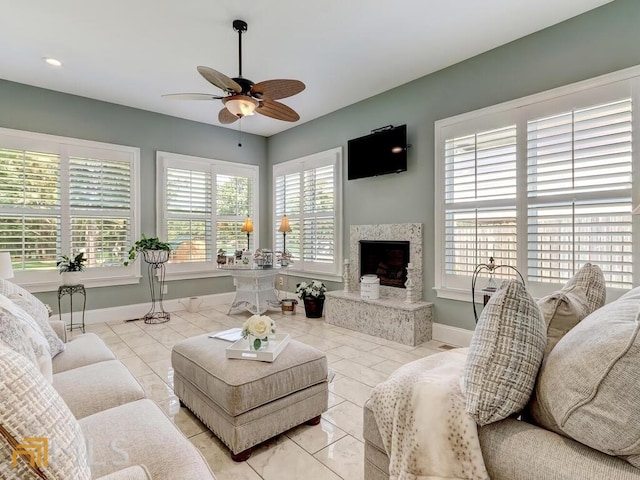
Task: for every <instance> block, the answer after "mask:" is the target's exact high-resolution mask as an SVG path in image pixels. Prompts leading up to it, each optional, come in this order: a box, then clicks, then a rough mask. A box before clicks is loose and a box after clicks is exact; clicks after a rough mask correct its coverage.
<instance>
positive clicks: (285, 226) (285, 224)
mask: <svg viewBox="0 0 640 480" xmlns="http://www.w3.org/2000/svg"><path fill="white" fill-rule="evenodd" d="M278 231H279V232H282V253H283V254H284V253H287V233H289V232H290V231H291V225H289V219H288V218H287V216H286V215H283V216H282V220H280V228H278Z"/></svg>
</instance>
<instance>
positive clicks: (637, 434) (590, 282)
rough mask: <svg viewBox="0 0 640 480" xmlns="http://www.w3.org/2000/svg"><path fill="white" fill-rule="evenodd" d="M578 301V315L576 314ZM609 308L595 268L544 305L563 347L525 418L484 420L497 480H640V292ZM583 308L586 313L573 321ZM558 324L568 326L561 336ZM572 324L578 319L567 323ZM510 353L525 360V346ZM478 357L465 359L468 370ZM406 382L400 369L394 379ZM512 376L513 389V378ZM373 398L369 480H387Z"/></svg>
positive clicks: (489, 464)
mask: <svg viewBox="0 0 640 480" xmlns="http://www.w3.org/2000/svg"><path fill="white" fill-rule="evenodd" d="M576 279H577V280H576ZM576 285H578V286H579V288H580V289H582V290H581V292H578V290H577V288H576ZM578 293H579V295H578ZM572 295H573V296H574V297H575V298H572ZM578 297H580V298H581V299H582V300H580V299H579V298H578ZM492 300H493V297H492ZM576 302H577V303H578V304H580V305H581V307H580V308H574V307H572V303H576ZM603 304H604V279H603V277H602V274H601V272H600V271H599V269H598V268H597V267H593V266H591V265H589V264H587V265H585V267H583V269H582V270H581V271H580V272H579V273H578V274H577V275H576V277H575V279H573V280H571V281H570V282H568V284H567V285H566V286H565V287H564V288H563V289H562V290H560V291H559V292H556V293H555V294H553V295H550V296H549V297H545V298H542V299H539V300H538V306H539V307H540V313H539V315H540V318H541V319H542V320H543V321H546V326H547V334H548V335H549V334H550V333H551V332H552V331H553V334H554V335H555V336H556V338H554V339H553V340H551V337H549V339H548V342H547V345H549V344H550V343H551V342H552V341H553V345H555V346H553V348H547V352H546V354H545V356H544V360H543V361H542V363H541V367H540V369H539V370H536V371H534V372H533V378H532V391H531V392H530V393H531V396H530V397H527V399H526V400H525V404H524V405H523V408H522V409H521V410H520V411H516V412H514V413H513V414H509V416H506V417H502V419H498V420H499V421H495V422H493V423H487V422H484V423H482V422H478V421H477V419H476V422H477V423H478V424H479V425H483V426H479V427H478V436H479V441H480V448H481V451H482V458H483V460H484V464H485V466H486V469H487V472H488V474H489V476H490V478H491V479H492V480H551V479H553V480H563V479H566V480H570V479H571V480H573V479H598V480H599V479H616V480H632V479H633V480H640V427H638V420H637V419H638V416H640V402H638V394H639V391H640V388H639V387H638V385H639V384H640V333H639V332H640V287H638V288H635V289H633V290H631V291H629V292H627V293H626V294H625V295H623V296H622V297H620V298H619V299H617V300H616V301H614V302H611V303H609V304H606V305H603ZM549 305H552V306H553V308H552V309H551V311H549V310H548V308H547V307H549ZM580 305H579V306H580ZM510 306H513V303H511V304H510ZM582 307H586V308H582ZM577 310H580V311H581V312H582V313H580V315H578V316H575V312H576V311H577ZM506 311H507V310H504V312H506ZM484 313H485V312H484V311H483V315H484ZM558 317H560V320H561V322H560V323H563V322H564V323H565V325H564V326H562V325H561V327H562V328H560V331H558V330H557V329H556V327H558V322H557V321H556V320H557V319H558ZM570 317H574V318H572V320H571V321H570V322H568V320H567V319H569V318H570ZM487 318H488V316H487ZM518 319H519V320H518V321H521V322H522V324H523V325H529V324H530V323H531V322H532V321H533V320H532V319H531V318H528V317H524V316H522V317H518ZM496 320H497V323H496V324H495V326H494V327H493V330H495V331H499V330H500V329H501V325H503V324H504V323H505V318H504V315H501V316H500V317H498V318H496ZM488 321H490V319H488ZM484 326H485V325H482V318H481V321H480V322H479V323H478V326H477V327H476V332H474V338H473V339H472V342H471V347H470V351H473V349H474V348H478V347H479V345H480V343H479V340H478V337H479V336H480V335H478V331H482V329H483V327H484ZM543 326H544V323H543ZM554 329H555V331H554ZM510 351H511V352H513V351H517V352H519V354H520V355H522V349H516V350H510ZM499 356H501V357H507V356H508V355H505V354H504V352H499V351H498V350H494V351H493V354H491V355H487V356H486V358H488V359H490V360H491V361H492V362H495V358H498V357H499ZM470 357H471V354H469V356H467V357H466V365H465V368H467V369H468V368H469V365H470ZM512 357H513V355H512ZM443 358H444V357H443ZM422 361H423V360H417V361H415V362H412V364H411V365H416V366H417V365H418V362H422ZM401 375H402V372H401V371H400V370H399V371H397V372H395V373H393V374H392V375H391V376H390V380H389V381H391V382H394V381H396V380H397V378H394V376H396V377H399V376H401ZM505 378H507V380H508V381H509V382H510V383H513V382H514V378H513V376H512V375H510V376H505ZM464 380H465V386H466V392H467V393H466V394H467V403H466V411H467V413H471V414H472V412H470V410H469V405H470V404H469V397H468V394H469V388H470V387H469V383H468V382H467V378H465V379H464ZM374 399H375V395H374V394H372V397H371V398H370V399H369V400H368V401H367V402H366V404H365V407H364V413H363V415H364V426H363V435H364V440H365V458H364V467H365V478H366V479H367V480H383V479H384V480H387V479H388V478H389V457H388V456H387V452H386V451H385V448H384V444H383V440H382V436H381V434H380V430H379V428H378V425H377V423H376V418H375V415H374V410H375V408H374V405H376V404H375V403H374V401H375V400H374ZM527 402H528V403H527ZM519 413H521V415H518V414H519ZM472 415H473V414H472ZM516 418H518V419H516ZM520 418H526V419H528V421H525V420H521V419H520ZM529 419H530V420H529ZM534 422H535V423H534ZM418 428H422V426H419V427H418ZM424 428H428V426H424ZM382 431H384V429H383V430H382ZM422 457H423V458H424V457H425V456H422Z"/></svg>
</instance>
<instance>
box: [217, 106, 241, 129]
mask: <svg viewBox="0 0 640 480" xmlns="http://www.w3.org/2000/svg"><path fill="white" fill-rule="evenodd" d="M236 120H238V117H236V116H235V115H234V114H233V113H231V112H230V111H229V110H227V108H226V107H224V108H223V109H222V110H220V112H219V113H218V121H219V122H220V123H222V124H224V125H227V124H229V123H233V122H235V121H236Z"/></svg>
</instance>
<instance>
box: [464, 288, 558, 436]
mask: <svg viewBox="0 0 640 480" xmlns="http://www.w3.org/2000/svg"><path fill="white" fill-rule="evenodd" d="M546 343H547V332H546V325H545V323H544V319H543V318H542V314H541V313H540V309H539V308H538V305H537V304H536V302H535V300H534V299H533V298H532V297H531V295H530V294H529V293H528V292H527V289H526V288H525V286H524V285H523V284H522V283H520V282H519V281H517V280H510V281H505V282H503V283H502V285H501V286H500V287H499V288H498V289H497V290H496V292H495V293H494V294H493V295H492V296H491V299H490V300H489V303H487V305H486V306H485V308H484V310H483V311H482V314H481V315H480V319H479V320H478V325H477V326H476V330H475V332H474V333H473V337H472V339H471V346H470V349H469V355H468V356H467V360H466V364H465V369H464V377H463V390H464V392H465V397H466V410H467V412H468V413H469V414H470V415H472V416H473V417H474V419H475V420H476V422H477V423H478V425H485V424H487V423H491V422H497V421H498V420H502V419H504V418H506V417H508V416H509V415H512V414H514V413H516V412H519V411H520V410H522V409H523V408H524V406H525V405H526V404H527V402H528V401H529V397H530V395H531V391H532V390H533V387H534V384H535V380H536V376H537V374H538V369H539V368H540V364H541V362H542V358H543V355H544V349H545V346H546Z"/></svg>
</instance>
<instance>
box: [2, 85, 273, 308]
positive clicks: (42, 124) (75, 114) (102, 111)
mask: <svg viewBox="0 0 640 480" xmlns="http://www.w3.org/2000/svg"><path fill="white" fill-rule="evenodd" d="M0 74H1V73H0ZM211 115H216V110H215V109H212V110H211ZM0 126H1V127H5V128H13V129H18V130H27V131H31V132H40V133H48V134H52V135H61V136H66V137H73V138H81V139H85V140H94V141H98V142H108V143H116V144H120V145H129V146H133V147H138V148H140V174H141V182H140V187H141V192H140V198H141V209H142V211H141V228H142V232H144V233H146V234H147V235H151V234H153V235H155V232H156V225H155V224H156V192H155V178H156V169H155V162H156V161H155V154H156V150H162V151H166V152H175V153H181V154H185V155H195V156H200V157H206V158H215V159H218V160H226V161H230V162H239V163H245V164H251V165H258V166H259V167H260V175H261V177H262V179H261V182H260V196H261V201H260V218H262V219H267V218H269V217H268V215H269V211H268V204H267V201H266V200H263V199H267V198H268V190H269V185H268V184H267V180H266V177H265V176H264V173H265V171H266V170H267V168H266V165H267V156H266V148H267V139H266V138H264V137H261V136H258V135H248V134H243V138H242V147H241V148H240V147H238V146H237V144H238V134H237V132H235V131H234V130H230V129H224V128H219V127H215V126H211V125H207V124H203V123H198V122H192V121H188V120H182V119H178V118H174V117H170V116H166V115H160V114H157V113H151V112H147V111H143V110H137V109H134V108H129V107H123V106H121V105H115V104H112V103H106V102H99V101H97V100H91V99H88V98H83V97H78V96H74V95H67V94H63V93H57V92H53V91H50V90H44V89H41V88H35V87H30V86H27V85H21V84H17V83H12V82H8V81H4V80H0ZM263 222H264V221H263ZM269 227H270V222H268V221H267V222H264V224H263V226H262V229H261V233H260V235H261V241H262V243H263V244H264V243H265V242H266V240H267V239H268V238H269V237H268V235H269V234H270V232H269ZM142 274H143V278H142V281H141V283H140V284H138V285H124V286H117V287H102V288H92V289H91V290H90V291H89V292H88V294H87V309H96V308H106V307H110V306H113V305H128V304H136V303H144V302H147V301H149V298H150V297H149V287H148V281H147V276H146V272H145V271H144V269H143V272H142ZM230 291H233V284H232V280H231V279H230V278H229V277H223V278H208V279H198V280H184V281H172V282H170V283H169V293H168V295H167V296H166V298H168V299H171V298H183V297H188V296H191V295H207V294H211V293H221V292H230ZM38 297H39V298H41V299H42V300H43V301H44V302H46V303H49V304H50V305H52V306H54V305H57V300H56V297H55V293H54V292H45V293H39V294H38ZM64 303H68V302H64ZM63 310H64V308H63Z"/></svg>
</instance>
